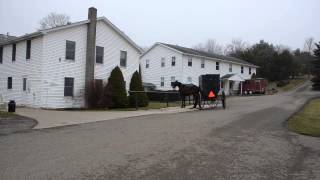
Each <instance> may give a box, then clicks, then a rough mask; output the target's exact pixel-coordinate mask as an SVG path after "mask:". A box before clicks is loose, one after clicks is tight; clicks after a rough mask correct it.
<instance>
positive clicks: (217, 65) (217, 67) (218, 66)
mask: <svg viewBox="0 0 320 180" xmlns="http://www.w3.org/2000/svg"><path fill="white" fill-rule="evenodd" d="M219 69H220V63H219V62H216V70H219Z"/></svg>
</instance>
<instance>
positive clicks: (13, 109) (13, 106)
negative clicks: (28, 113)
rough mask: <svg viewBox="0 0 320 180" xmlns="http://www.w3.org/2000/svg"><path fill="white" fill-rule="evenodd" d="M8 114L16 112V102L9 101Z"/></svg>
mask: <svg viewBox="0 0 320 180" xmlns="http://www.w3.org/2000/svg"><path fill="white" fill-rule="evenodd" d="M8 112H16V102H15V101H14V100H11V101H9V103H8Z"/></svg>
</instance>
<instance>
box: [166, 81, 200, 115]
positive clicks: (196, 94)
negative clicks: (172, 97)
mask: <svg viewBox="0 0 320 180" xmlns="http://www.w3.org/2000/svg"><path fill="white" fill-rule="evenodd" d="M171 86H172V87H173V88H176V87H179V93H180V96H181V108H184V107H186V96H190V95H192V96H193V99H194V104H193V108H196V107H197V104H199V107H200V109H201V102H200V88H199V87H198V86H196V85H193V84H182V83H181V82H179V81H175V82H172V83H171Z"/></svg>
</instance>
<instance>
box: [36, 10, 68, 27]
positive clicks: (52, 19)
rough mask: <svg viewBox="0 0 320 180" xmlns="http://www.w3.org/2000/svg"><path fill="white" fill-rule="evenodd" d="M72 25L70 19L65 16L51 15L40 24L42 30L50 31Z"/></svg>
mask: <svg viewBox="0 0 320 180" xmlns="http://www.w3.org/2000/svg"><path fill="white" fill-rule="evenodd" d="M68 23H70V17H69V16H68V15H65V14H57V13H50V14H49V15H47V16H46V17H44V18H42V19H41V20H40V22H39V24H40V29H48V28H53V27H57V26H62V25H66V24H68Z"/></svg>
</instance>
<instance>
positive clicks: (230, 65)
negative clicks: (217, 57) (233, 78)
mask: <svg viewBox="0 0 320 180" xmlns="http://www.w3.org/2000/svg"><path fill="white" fill-rule="evenodd" d="M229 72H232V64H231V63H230V64H229Z"/></svg>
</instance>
